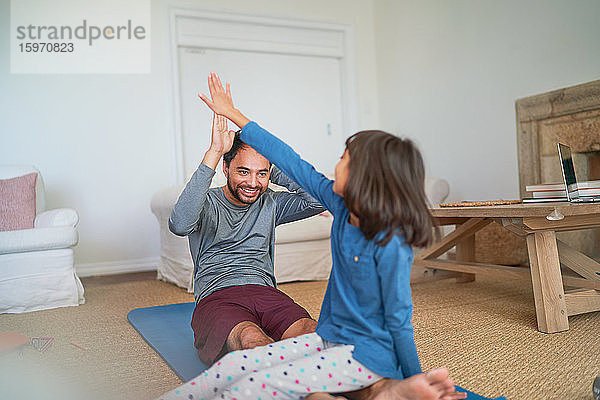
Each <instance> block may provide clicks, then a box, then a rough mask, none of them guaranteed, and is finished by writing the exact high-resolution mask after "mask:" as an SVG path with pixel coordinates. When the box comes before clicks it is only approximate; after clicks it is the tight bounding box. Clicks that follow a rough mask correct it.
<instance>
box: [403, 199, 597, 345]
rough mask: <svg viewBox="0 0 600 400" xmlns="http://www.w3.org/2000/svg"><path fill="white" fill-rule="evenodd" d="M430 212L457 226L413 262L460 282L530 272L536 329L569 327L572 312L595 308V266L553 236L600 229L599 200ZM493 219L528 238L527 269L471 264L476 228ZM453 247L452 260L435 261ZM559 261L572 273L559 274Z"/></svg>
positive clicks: (442, 222)
mask: <svg viewBox="0 0 600 400" xmlns="http://www.w3.org/2000/svg"><path fill="white" fill-rule="evenodd" d="M431 211H432V214H433V216H434V217H435V218H436V219H437V221H438V223H439V224H440V225H452V224H456V225H457V226H456V229H455V230H454V231H452V232H451V233H449V234H448V235H446V236H445V237H444V238H443V239H442V240H441V241H440V242H437V243H436V244H434V245H433V246H431V247H429V248H428V249H426V250H425V251H423V252H422V253H420V254H418V255H417V256H416V257H415V261H414V264H415V265H418V266H422V267H426V268H434V269H440V270H449V271H457V272H459V273H460V275H459V276H458V279H459V281H463V282H464V281H472V280H474V279H475V274H476V273H482V274H483V273H485V274H491V275H497V276H498V277H503V278H519V279H529V276H531V281H532V284H533V295H534V299H535V310H536V315H537V323H538V329H539V330H540V331H541V332H545V333H555V332H561V331H565V330H568V329H569V319H568V317H569V316H571V315H577V314H583V313H587V312H592V311H599V310H600V264H599V263H597V262H596V261H595V260H593V259H591V258H589V257H587V256H586V255H584V254H582V253H580V252H579V251H577V250H575V249H573V248H572V247H570V246H569V245H567V244H566V243H563V242H562V241H560V240H557V239H556V232H560V231H573V230H579V229H589V228H594V227H600V204H571V203H551V204H547V203H546V204H544V203H539V204H531V203H530V204H513V205H503V206H485V207H449V208H445V207H444V208H434V209H432V210H431ZM492 221H496V222H498V223H499V224H500V225H502V226H503V227H504V228H506V229H508V230H510V231H511V232H513V233H515V234H516V235H518V236H521V237H525V238H526V239H527V249H528V253H529V263H530V268H523V267H510V266H505V265H492V264H482V263H476V262H474V259H475V232H477V231H478V230H480V229H482V228H483V227H485V226H486V225H487V224H489V223H491V222H492ZM454 246H456V260H445V259H438V257H439V256H440V255H442V254H444V253H445V252H446V251H448V250H449V249H451V248H452V247H454ZM561 263H562V264H563V265H564V266H566V267H568V268H569V269H570V270H572V271H573V272H574V273H572V274H571V273H563V272H562V271H561V265H560V264H561ZM565 287H568V289H569V290H566V291H565Z"/></svg>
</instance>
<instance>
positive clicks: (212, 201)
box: [169, 164, 324, 302]
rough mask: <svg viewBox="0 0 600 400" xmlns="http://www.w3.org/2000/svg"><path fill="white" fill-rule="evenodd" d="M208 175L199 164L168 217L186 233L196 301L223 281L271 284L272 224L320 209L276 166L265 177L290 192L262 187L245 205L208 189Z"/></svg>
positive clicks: (180, 232) (177, 231)
mask: <svg viewBox="0 0 600 400" xmlns="http://www.w3.org/2000/svg"><path fill="white" fill-rule="evenodd" d="M214 175H215V171H214V170H212V169H211V168H209V167H208V166H206V165H204V164H200V166H199V167H198V169H197V170H196V172H194V174H193V175H192V178H191V179H190V181H189V182H188V183H187V185H186V187H185V189H184V190H183V192H182V193H181V195H180V196H179V199H178V200H177V203H176V204H175V207H174V208H173V212H172V213H171V217H170V218H169V229H170V230H171V232H173V233H174V234H176V235H179V236H186V235H187V236H188V240H189V243H190V252H191V253H192V260H193V261H194V297H195V298H196V302H198V301H200V300H201V299H202V298H204V297H206V296H208V295H209V294H211V293H213V292H214V291H216V290H219V289H222V288H225V287H228V286H237V285H248V284H257V285H266V286H272V287H275V286H276V282H275V275H274V270H273V256H274V254H273V253H274V246H275V226H277V225H280V224H284V223H286V222H292V221H297V220H299V219H303V218H307V217H310V216H313V215H316V214H318V213H320V212H322V211H323V210H324V208H323V207H322V206H321V204H320V203H319V202H318V201H317V200H315V199H314V198H313V197H311V196H310V195H309V194H308V193H306V192H305V191H304V190H302V189H301V188H300V187H299V186H298V185H297V184H296V183H295V182H294V181H292V180H291V179H289V178H288V177H287V176H286V175H285V174H284V173H283V172H281V171H280V170H279V169H278V168H277V167H274V168H273V171H272V173H271V182H273V183H275V184H277V185H279V186H284V187H285V188H287V189H288V190H289V191H290V192H276V191H273V190H271V189H267V190H266V191H265V192H264V193H262V194H261V195H260V196H259V197H258V199H257V200H256V201H255V202H254V203H252V204H249V205H246V206H238V205H235V204H233V203H232V202H230V201H229V200H228V199H227V198H226V197H225V194H224V193H223V189H222V188H220V187H218V188H210V183H211V181H212V178H213V176H214Z"/></svg>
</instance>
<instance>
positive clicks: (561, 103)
mask: <svg viewBox="0 0 600 400" xmlns="http://www.w3.org/2000/svg"><path fill="white" fill-rule="evenodd" d="M515 108H516V114H517V144H518V152H519V154H518V156H519V191H520V195H521V197H526V195H527V194H526V191H525V186H527V185H533V184H539V183H554V182H560V180H561V178H560V164H559V163H558V156H557V153H556V142H557V141H561V142H563V143H566V144H568V145H569V146H571V148H572V150H573V152H575V153H589V152H600V80H597V81H593V82H588V83H584V84H582V85H577V86H572V87H568V88H564V89H559V90H554V91H551V92H547V93H543V94H539V95H535V96H530V97H526V98H523V99H518V100H517V101H516V102H515ZM597 163H598V162H597V161H595V162H594V163H591V164H590V166H587V165H586V166H583V167H582V168H579V169H578V166H577V165H576V169H578V170H582V171H583V172H585V174H584V175H586V176H585V177H581V178H580V179H582V178H583V179H582V180H585V179H591V178H593V179H598V178H597V177H594V176H592V175H596V174H597V173H598V172H596V171H592V170H591V169H599V168H600V165H598V166H595V165H596V164H597Z"/></svg>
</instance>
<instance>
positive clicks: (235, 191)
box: [227, 179, 265, 204]
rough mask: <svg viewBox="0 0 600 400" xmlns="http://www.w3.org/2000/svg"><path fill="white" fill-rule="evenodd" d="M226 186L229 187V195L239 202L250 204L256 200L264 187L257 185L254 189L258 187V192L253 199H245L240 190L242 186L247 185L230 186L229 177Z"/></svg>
mask: <svg viewBox="0 0 600 400" xmlns="http://www.w3.org/2000/svg"><path fill="white" fill-rule="evenodd" d="M227 187H228V188H229V193H231V195H232V196H233V197H234V198H235V199H236V200H237V201H239V202H240V203H244V204H252V203H254V202H255V201H256V200H258V198H259V197H260V195H261V194H262V193H263V192H264V191H265V189H264V188H263V187H262V186H257V187H256V189H258V194H257V195H256V197H255V198H254V200H250V201H248V200H246V199H244V198H243V197H242V196H241V195H240V193H241V191H242V187H248V186H242V185H238V186H237V187H235V188H234V187H233V186H231V182H230V181H229V179H228V180H227Z"/></svg>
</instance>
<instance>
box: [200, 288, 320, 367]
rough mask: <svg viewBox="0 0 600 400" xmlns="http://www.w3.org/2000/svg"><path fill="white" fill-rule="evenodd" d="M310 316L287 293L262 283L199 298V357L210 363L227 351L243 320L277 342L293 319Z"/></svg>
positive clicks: (221, 290) (294, 320)
mask: <svg viewBox="0 0 600 400" xmlns="http://www.w3.org/2000/svg"><path fill="white" fill-rule="evenodd" d="M301 318H311V316H310V314H308V312H307V311H306V310H305V309H304V308H302V307H300V306H299V305H298V304H296V303H295V302H294V300H292V299H291V298H290V297H289V296H287V295H286V294H285V293H283V292H281V291H279V290H277V289H275V288H272V287H270V286H263V285H242V286H231V287H227V288H224V289H220V290H217V291H216V292H213V293H211V294H209V295H208V296H206V297H205V298H203V299H202V300H200V301H199V302H198V303H197V304H196V308H195V309H194V315H193V316H192V330H193V331H194V345H195V346H196V348H197V349H198V357H200V360H202V362H204V363H205V364H206V365H208V366H210V365H211V364H213V363H214V362H215V361H216V360H217V359H219V358H221V357H222V356H223V355H225V353H226V352H227V349H226V346H224V345H225V341H226V340H227V337H228V336H229V333H230V332H231V330H232V329H233V327H234V326H236V325H237V324H239V323H240V322H243V321H250V322H253V323H255V324H256V325H258V326H259V327H260V328H261V329H262V330H263V331H264V332H265V333H266V334H267V335H268V336H269V337H271V338H272V339H273V340H275V341H277V340H280V339H281V336H282V335H283V333H284V332H285V331H286V329H287V328H289V327H290V325H292V324H293V323H294V322H296V321H298V320H299V319H301Z"/></svg>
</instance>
